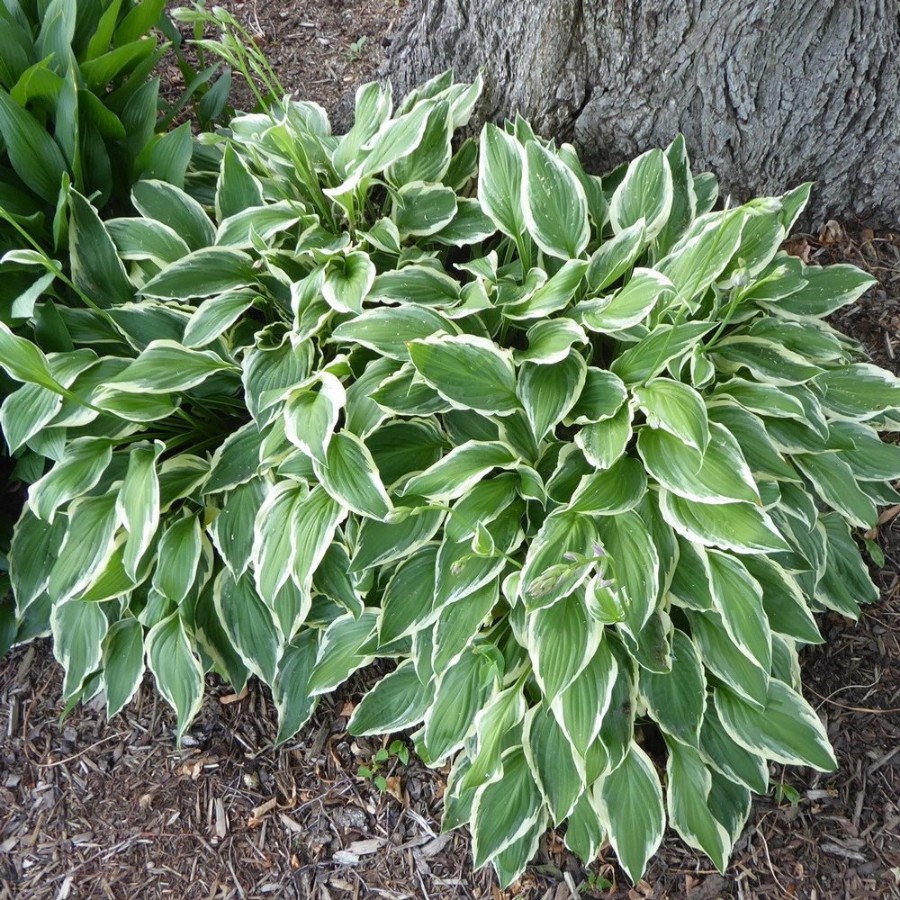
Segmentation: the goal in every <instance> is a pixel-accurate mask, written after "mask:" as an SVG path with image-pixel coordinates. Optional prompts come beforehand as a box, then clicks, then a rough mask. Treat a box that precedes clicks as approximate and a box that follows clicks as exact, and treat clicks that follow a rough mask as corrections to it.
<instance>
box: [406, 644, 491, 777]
mask: <svg viewBox="0 0 900 900" xmlns="http://www.w3.org/2000/svg"><path fill="white" fill-rule="evenodd" d="M496 677H497V664H496V660H495V659H494V658H493V657H492V656H490V655H488V654H486V653H483V652H478V648H474V649H471V650H469V651H467V652H465V653H463V655H462V656H461V657H460V659H459V661H458V662H457V663H456V665H454V666H451V667H450V668H448V669H447V670H446V671H445V672H444V673H443V675H442V676H441V677H440V681H439V682H438V685H437V692H436V694H435V699H434V703H432V705H431V707H430V708H429V710H428V712H427V713H426V714H425V728H424V731H423V732H422V744H421V749H420V753H419V755H420V756H422V758H423V759H424V760H426V761H427V763H428V765H432V766H433V765H436V764H437V763H439V762H440V761H441V760H443V759H444V758H446V757H447V756H448V755H449V754H451V753H454V752H455V751H456V750H458V749H459V748H460V747H461V746H462V745H463V742H464V741H465V740H466V738H467V737H468V735H469V733H470V731H471V728H472V725H473V722H474V720H475V715H476V714H477V712H478V710H480V709H481V708H482V707H483V706H484V705H485V704H486V702H487V700H488V698H489V697H490V696H491V695H492V694H493V693H494V688H495V681H496Z"/></svg>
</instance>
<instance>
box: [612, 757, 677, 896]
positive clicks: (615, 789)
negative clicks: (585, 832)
mask: <svg viewBox="0 0 900 900" xmlns="http://www.w3.org/2000/svg"><path fill="white" fill-rule="evenodd" d="M595 791H596V793H595V798H596V801H597V809H598V812H599V814H600V820H601V822H602V823H603V825H604V827H605V828H606V831H607V834H608V835H609V842H610V843H611V844H612V846H613V849H614V850H615V851H616V856H617V857H618V858H619V862H620V864H621V865H622V868H623V869H624V870H625V871H626V872H627V873H628V877H629V878H630V879H631V880H632V881H633V882H634V883H635V884H637V882H638V881H640V878H641V876H642V875H643V874H644V869H645V867H646V865H647V861H648V860H649V859H650V857H651V856H653V854H654V853H656V851H657V850H658V849H659V845H660V844H661V843H662V836H663V828H664V827H665V819H666V817H665V810H664V808H663V797H662V786H661V785H660V783H659V776H658V775H657V774H656V769H654V768H653V763H652V762H651V761H650V758H649V757H648V756H647V754H646V753H645V752H644V751H643V750H642V749H641V748H640V747H639V746H638V745H637V744H635V743H633V742H632V744H631V745H630V747H629V750H628V752H627V753H626V755H625V758H624V760H623V761H622V763H621V765H619V766H618V768H616V769H614V770H613V771H612V772H610V773H609V774H608V775H605V776H604V777H603V778H601V779H600V781H599V782H597V786H596V788H595Z"/></svg>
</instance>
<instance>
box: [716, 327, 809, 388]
mask: <svg viewBox="0 0 900 900" xmlns="http://www.w3.org/2000/svg"><path fill="white" fill-rule="evenodd" d="M713 361H714V363H715V365H716V367H717V368H719V369H721V370H722V371H725V372H738V371H740V370H741V369H747V370H748V371H750V372H751V373H752V374H753V376H754V377H755V378H757V379H759V380H760V381H764V382H770V383H772V384H776V385H784V386H790V385H795V384H804V383H805V382H807V381H811V380H812V379H814V378H815V377H816V376H817V375H821V374H822V369H821V368H820V367H819V366H814V365H810V363H809V360H808V358H807V357H806V356H803V355H801V354H799V353H793V352H792V351H790V350H788V349H786V348H785V347H784V346H783V345H782V344H780V343H775V342H773V341H769V340H765V339H764V338H757V337H750V336H747V335H742V334H736V335H731V336H730V337H726V338H724V339H722V340H721V341H719V342H718V343H717V344H716V346H715V351H714V354H713Z"/></svg>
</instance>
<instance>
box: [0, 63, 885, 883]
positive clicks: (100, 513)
mask: <svg viewBox="0 0 900 900" xmlns="http://www.w3.org/2000/svg"><path fill="white" fill-rule="evenodd" d="M478 91H479V86H478V85H477V84H476V85H471V86H468V85H456V84H453V83H452V82H451V80H450V78H449V76H441V77H440V78H438V79H436V80H434V81H432V82H430V83H428V84H427V85H425V86H424V87H422V88H421V89H419V90H418V91H417V92H415V93H414V94H413V95H411V96H410V97H407V98H406V99H405V100H404V101H403V102H402V103H401V104H400V105H399V106H397V107H396V108H395V107H394V106H393V104H392V100H391V94H390V91H389V90H387V89H385V88H383V87H381V86H379V85H376V84H371V85H367V86H365V87H363V88H361V89H360V91H359V93H358V95H357V103H356V121H355V124H354V126H353V128H352V129H351V130H350V131H349V132H348V133H347V134H345V135H341V136H336V135H332V133H331V130H330V127H329V123H328V120H327V118H326V116H325V114H324V113H323V111H322V110H321V109H320V108H319V107H318V106H316V105H315V104H312V103H303V102H297V101H293V100H285V101H284V102H283V103H279V104H277V105H276V106H275V107H273V109H272V112H271V113H270V114H266V115H262V114H258V115H249V116H244V117H240V118H237V119H236V120H234V121H233V123H232V125H231V129H230V132H229V133H227V134H226V133H222V134H217V135H206V136H204V138H203V144H204V146H203V147H202V148H201V150H202V152H198V153H196V154H195V160H197V164H198V166H199V168H198V169H197V171H195V172H194V174H193V176H192V178H191V179H190V181H189V185H190V189H191V192H190V193H186V192H185V191H183V190H181V189H180V188H178V187H175V186H172V185H169V184H165V183H163V182H161V181H157V180H147V181H144V182H141V183H139V184H138V185H137V186H136V187H135V189H134V194H133V198H134V205H135V208H136V209H137V210H138V212H139V213H140V215H139V216H137V217H134V218H121V219H114V220H112V221H110V222H108V223H106V224H105V225H104V224H101V222H100V220H99V219H98V218H97V217H96V215H95V214H94V211H93V209H92V207H91V206H90V204H89V202H88V200H87V199H85V198H84V197H82V196H81V195H79V194H78V193H76V192H75V191H72V192H71V193H70V195H69V200H68V208H69V214H70V224H69V231H70V238H71V242H72V243H71V249H72V253H71V264H72V277H73V279H75V280H76V281H77V282H78V283H80V284H83V285H90V286H93V288H92V290H93V297H94V300H95V302H96V305H97V307H98V308H97V309H84V310H77V311H75V310H69V311H64V312H63V318H64V320H65V323H66V326H67V328H68V332H69V334H71V337H72V341H73V344H74V349H73V350H69V351H64V352H59V353H50V354H46V355H45V354H43V353H42V352H40V351H39V350H38V349H37V348H36V347H35V346H34V344H32V343H30V342H28V341H26V340H24V339H21V338H17V337H15V336H13V335H12V334H11V333H10V332H9V331H8V330H7V329H4V328H2V327H0V360H2V364H3V366H4V367H5V368H6V370H7V372H8V373H9V375H10V376H11V377H12V378H14V379H17V380H18V381H20V382H22V383H23V386H22V387H21V388H19V390H18V391H17V392H16V393H14V394H13V395H12V396H11V397H10V398H9V399H8V400H7V401H6V403H5V404H4V406H3V408H2V411H0V419H2V425H3V428H4V431H5V433H6V434H7V436H8V440H9V441H10V443H11V445H12V449H13V450H14V451H15V452H17V453H20V452H23V448H26V449H27V452H30V453H34V454H39V455H40V456H42V457H43V458H45V459H46V467H45V470H44V471H43V472H42V477H40V479H39V480H37V481H36V483H35V484H33V485H32V487H31V490H30V493H29V499H28V506H27V508H26V510H25V512H24V513H23V515H22V518H21V519H20V521H19V522H18V524H17V526H16V531H15V538H14V541H13V548H12V555H11V575H12V581H13V585H14V590H15V598H16V607H15V610H14V611H12V612H11V614H10V616H9V619H8V622H7V623H6V626H5V627H6V630H7V633H8V634H14V635H15V636H14V637H12V638H10V639H11V640H16V641H21V640H25V639H27V638H28V637H30V636H32V635H34V634H36V633H40V632H42V631H43V630H44V629H46V628H48V627H49V630H50V631H51V633H52V635H53V641H54V648H55V653H56V655H57V657H58V659H59V660H60V662H61V663H62V664H63V666H64V667H65V683H64V693H65V700H66V702H67V703H69V704H73V703H75V702H77V701H78V700H79V699H80V698H86V697H89V696H91V695H94V694H96V693H97V692H99V691H101V690H102V691H105V695H106V702H107V705H108V710H109V714H110V715H114V714H116V713H117V712H118V711H119V710H120V709H121V708H122V707H123V705H124V704H125V703H127V702H128V700H129V698H130V697H131V696H132V695H133V694H134V692H135V691H136V689H137V687H138V685H139V684H140V682H141V679H142V677H143V675H144V671H145V668H148V669H149V670H150V671H151V672H152V673H153V675H154V677H155V680H156V685H157V687H158V689H159V691H160V692H161V694H162V695H163V696H164V697H165V699H166V700H167V701H168V702H169V703H170V704H171V705H172V706H173V707H174V709H175V711H176V713H177V732H178V735H179V736H181V735H182V734H184V732H185V730H186V729H187V728H188V727H189V725H190V723H191V720H192V719H193V717H194V715H195V714H196V712H197V710H198V708H199V705H200V702H201V697H202V694H203V684H204V682H203V678H204V673H205V672H208V671H210V670H215V671H216V672H218V673H219V674H220V675H222V676H223V677H224V678H226V679H228V680H229V681H230V682H231V683H232V684H234V685H235V687H241V686H242V685H243V684H244V683H245V682H246V680H247V679H248V677H249V676H250V675H254V676H256V677H258V678H260V679H261V680H263V681H264V682H266V683H267V684H268V685H269V686H270V688H271V690H272V693H273V696H274V700H275V704H276V706H277V709H278V713H279V717H280V721H279V737H278V740H279V742H283V741H285V740H287V739H289V738H290V737H291V736H292V735H293V734H294V733H295V732H296V731H297V729H298V728H300V727H301V725H302V724H303V723H304V722H305V721H307V719H308V717H309V715H310V713H311V711H312V709H313V707H314V705H315V703H316V699H317V698H318V697H319V696H321V695H322V694H325V693H327V692H329V691H332V690H334V689H335V688H336V687H338V686H339V685H340V684H341V683H342V682H344V681H345V680H346V679H347V678H348V676H349V675H350V674H351V673H352V672H354V671H355V670H357V669H359V668H360V667H362V666H365V665H367V664H368V663H370V662H371V661H373V660H375V659H376V658H383V659H392V660H395V661H396V667H395V668H394V669H393V670H391V671H390V673H389V674H387V675H386V676H384V677H383V678H382V680H381V681H379V682H378V683H377V684H376V685H375V687H374V688H373V689H372V690H371V691H370V692H369V693H368V694H367V695H366V696H365V697H364V699H363V700H362V701H361V702H360V703H359V705H358V706H357V707H356V709H355V711H354V713H353V716H352V718H351V720H350V723H349V727H350V730H351V731H353V732H354V733H356V734H373V733H375V734H393V733H395V732H398V731H403V730H406V729H413V730H414V739H415V745H416V749H417V752H418V753H419V755H420V756H421V758H422V759H423V760H424V761H425V762H427V763H428V764H429V765H434V766H437V765H443V764H445V763H448V762H452V772H451V774H450V776H449V784H448V787H447V792H446V796H445V818H444V827H445V828H455V827H458V826H461V825H463V824H468V825H469V826H470V828H471V831H472V835H473V851H474V856H475V862H476V864H478V865H484V864H486V863H492V864H493V865H494V867H495V868H496V870H497V872H498V874H499V877H500V880H501V881H502V882H503V883H504V884H506V883H508V882H510V881H511V880H512V879H514V878H515V877H516V876H517V874H518V873H520V872H521V871H522V869H523V868H524V866H525V865H526V863H527V862H528V860H529V858H530V857H531V856H532V854H533V853H534V851H535V848H536V846H537V843H538V841H539V839H540V837H541V835H542V833H543V832H544V831H545V829H546V828H547V827H548V826H563V828H564V830H565V840H566V842H567V844H568V846H569V847H571V848H572V850H574V851H575V852H576V853H577V854H578V855H579V856H581V857H582V858H583V859H585V860H590V859H592V858H593V857H594V856H595V855H596V854H597V852H598V849H599V848H600V846H601V845H602V844H603V843H604V842H606V841H608V842H609V843H610V844H611V845H612V847H613V848H614V849H615V852H616V853H617V855H618V858H619V860H620V861H621V863H622V865H623V867H624V869H625V870H626V872H627V873H628V874H629V876H630V877H631V878H632V879H637V878H638V877H639V876H640V875H641V873H642V872H643V870H644V867H645V865H646V863H647V861H648V859H649V858H650V857H651V856H652V854H653V853H654V852H655V850H656V848H657V847H658V846H659V843H660V840H661V838H662V834H663V830H664V827H665V825H666V822H667V821H668V823H669V824H670V825H671V826H672V828H673V829H674V830H675V831H677V832H678V834H680V835H681V836H682V838H683V839H684V840H685V841H686V842H687V843H688V844H690V845H691V846H692V847H696V848H698V849H700V850H702V851H703V852H704V853H706V854H707V855H708V856H709V857H710V858H711V859H712V861H713V862H714V863H715V865H716V866H717V867H718V868H720V869H723V868H724V867H725V865H726V862H727V859H728V855H729V852H730V849H731V847H732V845H733V843H734V841H735V839H736V838H737V836H738V834H739V833H740V831H741V828H742V826H743V823H744V821H745V819H746V817H747V814H748V810H749V808H750V797H751V794H752V793H753V792H763V791H765V790H766V788H767V784H768V777H769V771H768V764H769V761H772V760H774V761H778V762H783V763H789V764H796V765H808V766H812V767H815V768H818V769H822V770H830V769H833V768H834V766H835V759H834V755H833V753H832V750H831V748H830V745H829V742H828V737H827V734H826V731H825V728H824V727H823V724H822V722H821V721H820V720H819V718H818V716H817V715H816V713H815V711H814V710H813V709H812V708H811V707H810V706H809V705H808V704H807V702H806V701H805V700H804V699H803V696H802V693H801V686H800V677H799V668H798V662H797V654H798V650H799V648H801V647H802V646H803V645H805V644H810V643H818V642H820V641H821V640H822V637H821V635H820V632H819V629H818V627H817V624H816V620H815V618H814V615H813V614H814V612H816V611H820V610H824V609H830V610H836V611H838V612H840V613H842V614H844V615H846V616H849V617H851V618H852V617H855V616H856V615H857V614H858V612H859V608H860V604H862V603H867V602H870V601H872V600H874V599H875V598H876V596H877V592H876V590H875V588H874V587H873V585H872V583H871V581H870V580H869V577H868V575H867V571H866V567H865V565H864V564H863V562H862V560H861V557H860V553H859V550H858V549H857V545H856V542H855V540H854V531H853V529H856V528H860V527H868V526H871V525H872V523H873V522H874V521H875V518H876V506H877V505H878V504H879V503H883V502H896V501H897V500H898V495H897V494H896V493H895V492H894V491H893V490H892V489H891V488H890V486H889V484H888V482H889V480H890V479H894V478H896V477H898V476H900V449H898V448H897V447H896V446H892V445H887V444H882V443H881V441H880V440H879V437H878V432H879V429H894V430H896V429H897V428H898V423H900V417H898V409H900V383H898V381H897V380H896V379H895V378H893V377H892V376H891V375H889V374H888V373H887V372H884V371H882V370H880V369H878V368H876V367H874V366H872V365H870V364H869V363H867V362H865V361H864V359H863V358H862V355H861V352H860V349H859V348H858V347H857V346H856V345H854V344H853V342H851V341H849V340H848V339H847V338H845V337H842V336H841V335H840V334H838V333H836V332H835V331H834V330H833V329H832V328H831V327H829V326H828V325H827V324H826V323H825V322H824V317H825V316H827V315H828V314H829V313H831V312H833V311H834V310H836V309H838V308H839V307H841V306H843V305H845V304H848V303H851V302H853V301H854V300H855V299H856V298H857V297H859V296H860V294H862V292H863V291H865V290H866V288H867V287H869V285H870V284H871V279H870V278H869V277H868V276H867V275H865V274H864V273H862V272H860V271H858V270H857V269H855V268H852V267H849V266H833V267H830V268H826V269H822V268H817V267H809V266H805V265H804V264H803V263H802V262H801V261H800V260H798V259H795V258H793V257H791V256H787V255H785V254H784V253H783V252H782V251H781V250H780V249H779V248H780V247H781V245H782V243H783V241H784V239H785V236H786V235H787V233H788V231H789V229H790V227H791V225H792V223H793V222H794V220H795V218H796V216H797V215H798V213H799V212H800V210H801V209H802V207H803V204H804V202H805V199H806V197H807V194H808V187H802V188H799V189H797V190H795V191H792V192H791V193H789V194H786V195H785V196H783V197H778V198H766V199H761V200H754V201H752V202H750V203H747V204H745V205H743V206H738V207H734V208H725V209H715V201H716V187H715V182H714V180H713V178H712V177H711V176H710V175H708V174H704V175H697V176H694V175H692V173H691V169H690V167H689V164H688V160H687V158H686V156H685V150H684V142H683V141H682V140H681V139H678V140H676V141H675V142H674V143H673V144H672V145H671V146H670V147H668V148H667V149H666V150H665V151H661V150H652V151H650V152H648V153H645V154H644V155H642V156H640V157H639V158H638V159H636V160H635V161H634V162H632V163H631V164H630V165H628V166H626V167H623V168H621V169H619V170H617V171H616V172H614V173H612V174H611V175H609V176H607V177H604V178H603V179H600V178H597V177H594V176H592V175H589V174H587V173H586V172H585V171H584V170H583V168H582V167H581V165H580V164H579V161H578V157H577V155H576V153H575V151H574V150H573V148H572V147H570V146H568V145H563V146H556V145H555V144H554V143H553V142H552V141H546V140H542V139H540V138H538V137H536V136H535V135H534V134H533V132H532V130H531V129H530V128H529V126H528V124H527V123H526V122H524V121H522V120H517V121H516V122H515V123H511V124H508V125H507V126H506V127H504V128H499V127H495V126H493V125H488V126H486V127H485V128H484V130H483V131H482V132H481V135H480V138H479V139H478V140H468V141H464V142H463V143H462V144H460V145H456V144H454V143H453V141H452V136H453V133H454V130H455V129H456V128H457V127H459V126H461V125H462V124H464V123H465V122H466V120H467V119H468V117H469V114H470V111H471V110H472V107H473V105H474V103H475V102H476V99H477V96H478Z"/></svg>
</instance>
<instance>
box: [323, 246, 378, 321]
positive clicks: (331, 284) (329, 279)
mask: <svg viewBox="0 0 900 900" xmlns="http://www.w3.org/2000/svg"><path fill="white" fill-rule="evenodd" d="M374 282H375V264H374V263H373V262H372V260H370V259H369V257H368V254H366V253H362V252H360V251H354V252H352V253H348V254H347V255H346V256H336V257H333V258H332V260H331V262H330V263H329V265H328V268H327V270H326V273H325V281H324V283H323V284H322V296H323V297H324V298H325V300H326V302H327V303H328V305H329V306H331V307H332V308H333V309H336V310H337V311H338V312H353V313H361V312H362V304H363V300H364V299H365V298H366V296H367V295H368V293H369V291H370V290H371V289H372V285H373V284H374Z"/></svg>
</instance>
